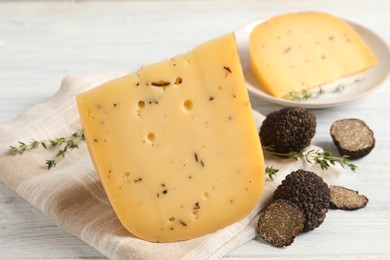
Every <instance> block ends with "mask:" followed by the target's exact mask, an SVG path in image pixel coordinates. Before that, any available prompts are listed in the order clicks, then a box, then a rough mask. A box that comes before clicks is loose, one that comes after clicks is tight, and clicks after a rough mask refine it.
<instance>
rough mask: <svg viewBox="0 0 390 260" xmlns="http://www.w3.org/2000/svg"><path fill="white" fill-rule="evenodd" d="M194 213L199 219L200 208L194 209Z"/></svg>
mask: <svg viewBox="0 0 390 260" xmlns="http://www.w3.org/2000/svg"><path fill="white" fill-rule="evenodd" d="M192 215H194V217H195V218H196V219H198V218H199V210H194V211H193V212H192Z"/></svg>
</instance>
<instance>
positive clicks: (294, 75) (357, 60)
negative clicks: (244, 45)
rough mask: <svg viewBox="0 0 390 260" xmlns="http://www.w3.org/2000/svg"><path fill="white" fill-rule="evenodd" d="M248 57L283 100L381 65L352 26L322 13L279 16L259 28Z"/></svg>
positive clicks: (256, 72)
mask: <svg viewBox="0 0 390 260" xmlns="http://www.w3.org/2000/svg"><path fill="white" fill-rule="evenodd" d="M249 53H250V63H251V70H252V72H253V74H254V75H255V77H256V79H257V80H258V81H259V82H260V83H261V85H262V86H263V87H264V88H265V90H267V91H268V92H269V93H270V94H271V95H273V96H275V97H279V98H280V97H286V96H287V95H288V94H289V93H290V91H301V90H303V89H310V88H313V87H318V86H320V85H322V84H325V83H328V82H331V81H334V80H336V79H339V78H341V77H344V76H349V75H353V74H356V73H358V72H361V71H364V70H367V69H369V68H371V67H372V66H374V65H375V64H377V63H378V60H377V58H376V57H375V55H374V54H373V52H372V51H371V50H370V49H369V47H368V46H367V45H366V43H365V42H364V41H363V40H362V39H361V38H360V36H359V35H358V34H357V33H356V32H355V31H354V30H353V29H352V28H351V26H349V25H348V23H346V22H345V21H343V20H341V19H339V18H337V17H334V16H332V15H329V14H325V13H319V12H302V13H291V14H285V15H280V16H276V17H274V18H271V19H269V20H268V21H266V22H264V23H261V24H259V25H257V26H256V27H255V28H254V29H253V31H252V32H251V35H250V40H249Z"/></svg>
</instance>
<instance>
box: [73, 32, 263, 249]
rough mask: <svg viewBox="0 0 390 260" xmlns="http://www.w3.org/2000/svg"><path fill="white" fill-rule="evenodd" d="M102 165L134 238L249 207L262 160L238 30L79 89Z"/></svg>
mask: <svg viewBox="0 0 390 260" xmlns="http://www.w3.org/2000/svg"><path fill="white" fill-rule="evenodd" d="M77 104H78V109H79V114H80V119H81V122H82V125H83V129H84V132H85V137H86V141H87V144H88V149H89V153H90V156H91V158H92V161H93V163H94V166H95V168H96V171H97V172H98V174H99V176H100V180H101V182H102V184H103V187H104V189H105V191H106V193H107V195H108V198H109V200H110V202H111V204H112V207H113V208H114V210H115V212H116V214H117V216H118V218H119V219H120V221H121V222H122V224H123V225H124V227H125V228H126V229H127V230H128V231H130V232H131V233H132V234H133V235H135V236H137V237H139V238H141V239H144V240H148V241H155V242H169V241H179V240H186V239H191V238H195V237H198V236H202V235H205V234H208V233H211V232H214V231H216V230H219V229H221V228H223V227H226V226H227V225H229V224H232V223H234V222H236V221H238V220H240V219H242V218H243V217H245V216H246V215H247V214H249V213H250V212H251V211H252V210H253V208H254V207H255V205H256V204H257V202H258V200H259V198H260V196H261V193H262V191H263V186H264V160H263V155H262V149H261V145H260V141H259V137H258V134H257V129H256V126H255V122H254V118H253V114H252V110H251V105H250V102H249V97H248V93H247V90H246V87H245V83H244V77H243V72H242V68H241V64H240V59H239V56H238V53H237V47H236V42H235V38H234V35H233V34H228V35H225V36H221V37H220V38H217V39H214V40H211V41H209V42H207V43H204V44H202V45H200V46H198V47H196V48H195V49H194V50H192V51H190V52H188V53H185V54H183V55H179V56H177V57H174V58H171V59H169V60H166V61H163V62H160V63H156V64H151V65H147V66H144V67H142V68H141V69H140V70H139V71H138V72H137V73H134V74H129V75H126V76H124V77H121V78H118V79H114V80H112V81H110V82H107V83H105V84H103V85H101V86H99V87H97V88H95V89H92V90H90V91H87V92H85V93H81V94H79V95H78V96H77Z"/></svg>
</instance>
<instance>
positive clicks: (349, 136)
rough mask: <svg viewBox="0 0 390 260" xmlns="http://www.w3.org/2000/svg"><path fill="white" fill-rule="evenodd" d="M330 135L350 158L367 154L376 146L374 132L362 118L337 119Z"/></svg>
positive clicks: (357, 157)
mask: <svg viewBox="0 0 390 260" xmlns="http://www.w3.org/2000/svg"><path fill="white" fill-rule="evenodd" d="M330 135H331V136H332V139H333V142H334V144H335V145H336V146H337V149H338V150H339V152H340V154H341V155H343V156H344V155H347V156H349V159H359V158H361V157H363V156H366V155H367V154H369V153H370V152H371V151H372V149H373V148H374V146H375V138H374V132H373V131H372V130H371V129H370V128H369V127H368V126H367V125H366V123H364V121H362V120H360V119H355V118H349V119H341V120H338V121H335V122H334V123H333V124H332V127H331V128H330Z"/></svg>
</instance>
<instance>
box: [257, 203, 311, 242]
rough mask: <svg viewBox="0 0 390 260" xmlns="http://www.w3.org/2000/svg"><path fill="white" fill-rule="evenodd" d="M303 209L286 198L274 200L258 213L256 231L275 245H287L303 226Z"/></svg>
mask: <svg viewBox="0 0 390 260" xmlns="http://www.w3.org/2000/svg"><path fill="white" fill-rule="evenodd" d="M304 222H305V216H304V214H303V211H302V210H301V209H300V208H299V207H298V206H297V205H295V204H294V203H292V202H290V201H288V200H275V201H273V202H272V203H271V204H270V205H269V206H268V207H267V208H266V209H265V210H264V211H262V212H261V213H260V217H259V221H258V223H257V232H258V234H259V235H260V237H261V238H262V239H264V240H265V241H267V242H268V243H270V244H272V245H274V246H276V247H284V246H289V245H291V244H292V243H293V242H294V238H295V237H296V236H298V235H299V234H300V233H301V232H302V230H303V226H304Z"/></svg>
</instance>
